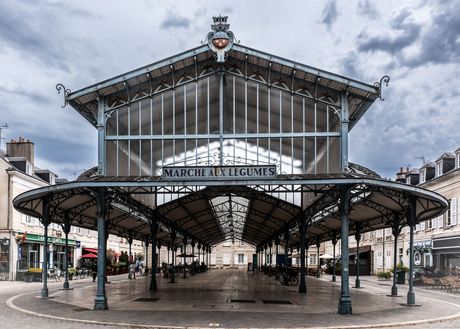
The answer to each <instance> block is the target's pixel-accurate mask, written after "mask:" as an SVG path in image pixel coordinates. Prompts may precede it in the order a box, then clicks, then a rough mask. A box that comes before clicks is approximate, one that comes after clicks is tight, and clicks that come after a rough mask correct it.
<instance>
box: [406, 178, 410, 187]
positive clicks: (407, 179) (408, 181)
mask: <svg viewBox="0 0 460 329" xmlns="http://www.w3.org/2000/svg"><path fill="white" fill-rule="evenodd" d="M406 184H409V185H410V176H407V177H406Z"/></svg>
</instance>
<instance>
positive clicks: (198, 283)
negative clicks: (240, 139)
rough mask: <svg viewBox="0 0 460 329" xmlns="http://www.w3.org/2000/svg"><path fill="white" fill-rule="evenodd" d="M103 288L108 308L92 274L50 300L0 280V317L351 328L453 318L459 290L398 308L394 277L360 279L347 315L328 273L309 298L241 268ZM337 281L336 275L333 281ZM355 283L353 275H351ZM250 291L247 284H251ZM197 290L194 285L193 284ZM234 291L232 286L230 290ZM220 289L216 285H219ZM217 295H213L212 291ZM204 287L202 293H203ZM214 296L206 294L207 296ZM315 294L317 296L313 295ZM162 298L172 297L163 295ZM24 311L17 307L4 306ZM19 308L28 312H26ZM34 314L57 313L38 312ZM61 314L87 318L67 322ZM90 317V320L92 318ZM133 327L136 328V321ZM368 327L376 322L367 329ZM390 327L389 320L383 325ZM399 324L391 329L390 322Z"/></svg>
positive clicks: (310, 285)
mask: <svg viewBox="0 0 460 329" xmlns="http://www.w3.org/2000/svg"><path fill="white" fill-rule="evenodd" d="M109 278H110V281H111V282H112V283H111V284H108V285H107V295H108V296H109V306H110V307H112V310H111V311H91V310H90V308H91V307H92V306H93V301H94V296H95V284H94V283H93V282H92V279H90V278H87V279H80V280H74V281H70V285H71V287H72V288H74V290H71V291H60V290H59V288H62V285H63V282H58V283H49V284H48V288H49V295H50V296H54V297H55V298H54V299H49V300H42V299H36V296H39V295H40V291H41V288H42V284H41V283H24V282H0V300H1V301H2V303H1V304H0V319H1V320H3V321H2V322H6V326H5V328H30V327H32V326H33V327H34V329H35V328H37V329H40V328H47V329H48V328H50V327H53V326H59V328H62V326H65V328H66V329H67V328H81V329H86V328H98V329H100V328H119V329H123V328H132V326H124V325H115V324H109V325H107V324H106V325H101V324H98V323H96V322H97V321H103V322H105V323H132V324H134V326H137V327H153V326H154V327H155V328H160V327H165V326H167V327H176V328H178V327H182V328H184V327H189V328H191V327H194V326H195V327H208V328H212V327H213V326H221V327H224V326H225V327H232V328H235V327H246V328H250V327H254V328H256V327H257V328H269V327H278V328H280V327H289V328H295V327H316V328H318V327H328V326H329V327H330V326H331V325H333V326H334V327H336V328H338V327H343V328H346V327H349V328H351V327H355V328H361V327H364V326H366V327H367V328H380V327H382V326H381V325H380V324H382V323H383V324H384V323H386V324H389V323H399V324H403V325H404V324H406V325H408V324H409V323H406V322H411V321H417V320H425V321H430V319H439V318H440V317H444V316H452V315H459V312H460V308H459V307H460V293H449V292H444V291H439V290H429V289H424V288H415V295H416V302H417V303H420V304H421V306H420V307H411V308H408V307H401V306H400V304H401V303H404V302H405V300H406V294H407V289H408V286H407V285H398V289H399V291H398V293H399V294H400V295H401V296H402V297H396V298H390V297H386V294H388V293H390V292H391V286H392V282H380V281H377V280H376V279H375V277H362V278H361V286H362V287H363V289H350V290H351V291H350V293H351V294H352V302H353V312H354V314H353V315H351V316H345V315H337V314H334V313H335V312H334V311H335V310H336V309H337V305H338V298H337V296H338V295H337V293H338V294H340V284H339V283H331V282H329V280H330V277H328V276H325V277H323V278H321V279H314V278H307V289H309V293H308V294H307V295H303V294H296V293H295V291H296V288H293V287H284V286H280V285H279V284H278V283H276V281H275V280H273V278H269V277H267V276H264V275H257V274H247V273H246V272H245V271H225V270H215V271H211V272H210V273H204V274H203V273H202V274H200V275H197V276H195V277H192V278H187V279H182V278H181V277H179V278H178V281H179V283H178V284H175V285H174V284H173V285H170V284H168V283H167V280H166V279H163V278H159V287H160V290H159V291H158V292H148V285H149V280H150V279H149V278H138V280H136V281H134V280H132V281H129V280H127V279H126V276H125V275H121V276H118V277H109ZM337 279H338V280H340V277H338V278H337ZM350 282H352V283H354V278H351V279H350ZM255 285H256V287H254V289H251V286H255ZM197 287H198V288H197ZM235 287H236V288H237V289H233V288H235ZM219 288H220V289H219ZM214 290H215V291H217V292H215V291H214ZM202 291H208V293H207V294H206V293H203V292H202ZM210 293H212V294H210ZM316 294H317V295H316ZM152 296H154V297H159V298H160V299H162V300H161V302H162V303H159V302H158V303H136V302H135V299H137V298H145V297H147V298H151V297H152ZM168 296H169V297H170V298H169V299H168ZM222 296H224V297H225V298H227V297H228V298H241V299H243V298H244V299H254V300H256V301H257V302H256V303H254V304H245V303H242V304H238V303H233V304H231V305H230V304H229V302H228V300H229V299H228V298H227V301H226V302H225V301H222V300H223V299H222ZM274 298H275V299H289V300H291V301H293V304H294V305H293V306H292V305H264V304H263V303H261V302H260V301H261V300H263V299H268V300H270V299H274ZM7 301H8V303H10V305H12V306H13V307H17V308H20V309H22V310H23V311H20V310H18V309H15V308H11V307H9V306H8V305H7ZM24 310H25V311H26V312H24ZM27 312H32V313H34V312H35V313H38V314H42V315H48V316H53V317H57V318H60V319H56V318H50V317H43V316H39V315H36V314H31V313H27ZM65 318H73V319H81V320H86V321H88V322H75V321H68V320H65ZM90 321H94V322H93V323H91V322H90ZM136 324H137V325H136ZM374 324H379V325H375V326H374V327H370V326H372V325H374ZM0 327H4V326H3V325H0ZM387 327H388V325H387ZM390 327H397V326H390ZM411 328H416V329H425V328H460V319H455V320H449V321H443V322H439V321H436V322H434V323H423V324H417V325H411Z"/></svg>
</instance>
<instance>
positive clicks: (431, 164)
mask: <svg viewBox="0 0 460 329" xmlns="http://www.w3.org/2000/svg"><path fill="white" fill-rule="evenodd" d="M396 181H398V182H400V183H403V184H408V185H413V186H417V187H421V188H425V189H428V190H430V191H433V192H436V193H438V194H440V195H442V196H443V197H445V198H446V199H447V200H448V201H449V209H448V211H447V212H446V213H444V214H443V215H441V216H438V217H434V218H432V219H429V220H425V221H421V222H420V223H419V224H417V225H416V227H415V230H414V264H413V265H414V268H415V270H416V271H421V270H422V268H424V267H433V268H436V269H438V270H439V271H442V272H443V273H445V274H454V275H458V274H460V225H459V220H458V219H459V217H460V148H458V149H457V150H455V151H454V152H445V153H443V154H442V155H441V156H440V157H439V158H438V159H436V161H428V162H425V163H424V164H423V166H422V167H421V168H412V169H411V170H410V169H409V168H406V170H405V171H403V168H400V172H398V173H397V174H396ZM409 239H410V228H409V227H408V226H405V227H402V228H401V231H400V233H399V235H398V236H397V244H396V252H395V236H394V234H393V230H392V228H384V229H379V230H376V231H372V232H367V233H364V234H362V235H361V240H360V259H361V261H360V265H362V266H364V265H366V264H369V268H370V269H369V274H375V273H376V272H378V271H387V270H389V269H391V268H393V266H394V257H396V260H397V263H398V264H403V265H404V266H407V267H409V265H410V263H409ZM349 242H350V254H351V252H352V250H354V251H356V247H357V242H356V237H355V236H350V237H349ZM339 243H340V242H338V245H339ZM331 250H332V243H331V241H328V242H326V252H327V253H330V252H331ZM366 253H368V254H366ZM354 261H356V257H350V265H352V264H353V262H354ZM361 274H363V273H362V272H361Z"/></svg>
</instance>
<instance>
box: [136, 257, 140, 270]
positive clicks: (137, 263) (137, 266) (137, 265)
mask: <svg viewBox="0 0 460 329" xmlns="http://www.w3.org/2000/svg"><path fill="white" fill-rule="evenodd" d="M138 272H139V259H138V260H136V274H137V273H138Z"/></svg>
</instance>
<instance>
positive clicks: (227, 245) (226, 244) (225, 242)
mask: <svg viewBox="0 0 460 329" xmlns="http://www.w3.org/2000/svg"><path fill="white" fill-rule="evenodd" d="M223 246H224V247H231V242H230V240H228V241H224V244H223Z"/></svg>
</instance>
